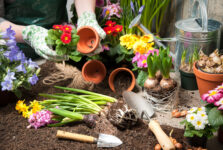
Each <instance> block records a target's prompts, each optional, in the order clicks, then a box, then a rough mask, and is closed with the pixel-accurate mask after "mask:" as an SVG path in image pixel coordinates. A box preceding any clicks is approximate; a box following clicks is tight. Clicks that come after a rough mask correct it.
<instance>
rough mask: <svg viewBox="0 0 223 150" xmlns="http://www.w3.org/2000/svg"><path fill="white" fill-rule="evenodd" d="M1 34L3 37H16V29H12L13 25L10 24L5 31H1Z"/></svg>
mask: <svg viewBox="0 0 223 150" xmlns="http://www.w3.org/2000/svg"><path fill="white" fill-rule="evenodd" d="M0 36H1V37H2V38H3V39H15V31H14V30H12V26H10V27H9V28H7V30H6V31H5V32H1V33H0Z"/></svg>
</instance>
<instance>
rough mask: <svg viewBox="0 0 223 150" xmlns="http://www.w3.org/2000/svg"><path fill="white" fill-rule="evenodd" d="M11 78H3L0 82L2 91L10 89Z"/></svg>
mask: <svg viewBox="0 0 223 150" xmlns="http://www.w3.org/2000/svg"><path fill="white" fill-rule="evenodd" d="M12 86H13V85H12V80H5V81H3V82H1V87H2V91H5V90H8V91H10V90H12Z"/></svg>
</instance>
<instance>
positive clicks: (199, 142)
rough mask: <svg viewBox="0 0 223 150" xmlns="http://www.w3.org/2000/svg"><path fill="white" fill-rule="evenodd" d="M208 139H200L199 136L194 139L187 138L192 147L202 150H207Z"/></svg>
mask: <svg viewBox="0 0 223 150" xmlns="http://www.w3.org/2000/svg"><path fill="white" fill-rule="evenodd" d="M207 140H208V139H207V137H206V136H202V137H198V136H193V137H187V141H188V143H189V144H190V145H191V146H194V147H202V148H206V147H207Z"/></svg>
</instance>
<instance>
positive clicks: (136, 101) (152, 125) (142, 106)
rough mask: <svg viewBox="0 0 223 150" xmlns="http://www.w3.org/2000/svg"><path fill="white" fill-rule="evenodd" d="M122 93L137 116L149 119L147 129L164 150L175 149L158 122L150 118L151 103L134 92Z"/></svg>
mask: <svg viewBox="0 0 223 150" xmlns="http://www.w3.org/2000/svg"><path fill="white" fill-rule="evenodd" d="M122 95H123V98H124V100H125V102H126V103H127V105H129V107H131V108H132V109H135V110H136V112H137V114H138V116H139V117H141V118H142V119H143V118H144V116H145V117H146V118H147V120H148V121H149V124H148V126H149V129H150V130H151V131H152V132H153V133H154V135H155V136H156V139H157V140H158V142H159V144H160V145H161V147H162V148H163V149H164V150H175V146H174V145H173V143H172V142H171V140H170V138H169V137H168V136H167V135H166V133H165V132H164V131H163V130H162V128H161V127H160V125H159V123H158V122H157V121H155V120H151V119H150V118H151V117H152V116H153V114H154V111H153V109H152V105H151V104H149V103H148V102H146V100H145V99H144V98H143V97H142V96H139V95H138V94H136V93H134V92H131V91H125V92H123V94H122Z"/></svg>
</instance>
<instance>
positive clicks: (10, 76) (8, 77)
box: [4, 69, 16, 81]
mask: <svg viewBox="0 0 223 150" xmlns="http://www.w3.org/2000/svg"><path fill="white" fill-rule="evenodd" d="M14 79H16V78H15V72H10V69H9V70H8V72H7V75H6V76H5V78H4V80H5V81H6V80H14Z"/></svg>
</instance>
